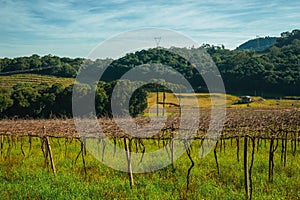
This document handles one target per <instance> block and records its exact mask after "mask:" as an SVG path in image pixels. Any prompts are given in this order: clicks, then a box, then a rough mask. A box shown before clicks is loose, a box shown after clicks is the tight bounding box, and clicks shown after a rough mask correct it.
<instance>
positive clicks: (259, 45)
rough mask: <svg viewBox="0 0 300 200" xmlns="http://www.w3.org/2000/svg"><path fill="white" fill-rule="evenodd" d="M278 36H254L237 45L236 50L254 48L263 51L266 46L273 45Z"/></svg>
mask: <svg viewBox="0 0 300 200" xmlns="http://www.w3.org/2000/svg"><path fill="white" fill-rule="evenodd" d="M277 39H278V38H276V37H264V38H256V39H252V40H249V41H247V42H245V43H243V44H241V45H240V46H239V47H237V48H236V49H237V50H254V51H257V52H260V51H264V50H266V49H267V48H269V47H271V46H273V45H274V44H275V42H276V40H277Z"/></svg>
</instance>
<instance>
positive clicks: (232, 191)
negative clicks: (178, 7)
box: [0, 138, 300, 199]
mask: <svg viewBox="0 0 300 200" xmlns="http://www.w3.org/2000/svg"><path fill="white" fill-rule="evenodd" d="M241 142H242V140H241ZM67 143H68V145H67V147H68V149H67V153H66V154H65V145H64V144H65V140H64V139H51V146H52V150H53V154H54V161H55V163H56V168H57V177H54V176H53V174H52V172H51V170H49V169H50V168H49V169H47V168H44V158H43V155H42V151H41V145H40V140H39V139H37V138H35V139H33V147H32V150H31V153H30V154H28V151H29V143H28V138H26V139H25V140H24V147H23V149H24V152H25V154H26V155H25V157H24V156H23V155H22V153H21V150H20V141H18V142H17V143H16V144H15V145H13V149H12V151H11V153H10V156H9V157H7V158H5V155H6V151H7V147H8V143H7V140H5V143H4V144H5V146H4V151H3V152H4V155H3V156H2V158H0V169H1V170H0V188H1V190H0V197H1V198H6V199H8V198H9V199H184V198H186V199H244V197H245V194H244V186H243V181H244V179H243V162H242V154H243V153H242V148H241V151H240V156H241V159H240V162H238V161H237V159H236V146H235V142H233V146H231V145H230V141H229V140H228V141H227V142H226V151H225V152H224V151H223V150H222V151H221V152H220V149H219V148H218V149H217V153H218V159H219V165H220V171H221V173H220V175H218V174H217V170H216V166H215V161H214V157H213V153H212V152H211V153H209V154H208V155H207V156H206V157H204V158H202V159H201V158H199V157H198V155H199V150H200V149H199V146H200V144H199V142H198V141H196V142H194V143H193V144H192V146H193V150H192V156H193V159H194V161H195V167H194V168H193V169H192V171H191V175H190V189H189V191H187V192H186V190H185V188H186V173H187V170H188V168H189V166H190V161H189V160H188V158H187V155H186V154H184V155H182V156H181V157H180V158H179V159H178V160H177V161H176V162H175V170H173V169H172V167H171V166H168V167H166V168H164V169H161V170H158V171H156V172H153V173H146V174H134V182H135V185H134V187H133V189H130V186H129V182H128V175H127V174H126V173H123V172H119V171H115V170H113V169H111V168H109V167H107V166H105V165H103V164H102V163H101V162H99V161H97V160H96V159H95V158H93V157H92V156H91V155H90V154H87V156H86V166H87V175H85V174H84V170H83V164H82V162H81V157H79V159H78V160H77V163H76V164H74V160H75V158H76V155H77V154H78V152H79V150H80V143H79V142H78V141H75V140H73V141H72V142H70V140H69V141H68V142H67ZM151 145H153V142H151V143H149V144H148V146H149V148H150V149H151ZM153 148H155V147H153ZM268 148H269V143H268V142H267V143H266V145H265V143H264V142H262V143H261V146H260V148H259V151H258V152H255V160H254V167H253V172H252V174H253V199H299V198H300V174H299V170H300V163H299V159H300V151H299V150H298V151H297V152H296V156H293V155H292V153H291V152H290V150H288V157H287V166H286V167H285V168H284V167H283V165H282V164H281V162H280V147H278V150H277V151H276V153H275V173H274V181H273V182H272V183H268V181H267V179H268V153H267V152H268ZM249 149H250V148H249ZM298 149H299V148H298ZM146 150H147V149H146ZM148 150H149V149H148ZM124 156H125V155H124ZM107 159H109V158H107Z"/></svg>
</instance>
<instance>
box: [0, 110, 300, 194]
mask: <svg viewBox="0 0 300 200" xmlns="http://www.w3.org/2000/svg"><path fill="white" fill-rule="evenodd" d="M299 111H300V110H299V109H297V108H286V109H254V108H253V109H250V108H248V109H241V108H239V109H233V108H231V109H227V116H226V122H225V126H224V128H223V131H222V133H221V135H220V138H219V139H218V141H217V145H216V146H215V148H214V149H213V151H212V154H211V156H212V158H213V160H214V166H212V165H210V167H213V168H214V169H213V170H214V172H215V174H217V175H216V176H217V177H219V179H220V181H221V182H222V177H223V178H224V174H226V168H225V167H223V165H224V166H225V164H224V163H223V162H226V159H228V160H230V159H233V158H235V160H236V162H237V163H240V164H238V166H239V167H240V168H239V169H234V170H237V171H239V170H242V172H241V173H240V175H242V176H241V177H236V178H239V179H240V180H242V182H241V181H238V183H236V184H238V186H237V187H241V188H243V190H244V192H243V193H244V194H243V196H244V197H245V199H252V198H253V197H256V198H257V197H258V196H257V195H256V192H258V190H259V189H258V187H256V185H255V184H256V183H257V179H258V177H257V176H256V173H260V172H266V174H267V177H266V180H264V181H265V182H264V184H266V185H272V184H273V181H274V179H276V177H280V176H281V175H282V174H276V171H278V170H276V169H278V168H279V167H280V169H283V170H284V169H286V170H287V171H291V172H290V173H291V174H290V176H289V177H290V178H291V180H294V179H296V180H299V174H297V173H296V174H295V173H292V171H293V170H291V169H294V170H295V171H297V170H299V165H297V159H298V160H299V148H300V146H299V145H300V112H299ZM200 117H201V120H200V124H199V131H198V132H197V135H196V136H195V137H194V138H188V137H175V136H176V135H177V134H179V133H178V128H179V119H178V118H177V117H176V116H169V117H168V120H167V123H166V124H165V126H164V127H163V128H162V129H161V130H160V131H159V132H157V133H156V134H154V135H152V136H151V137H144V138H138V137H133V136H130V135H128V134H125V133H123V132H122V130H120V129H119V128H118V127H117V126H116V125H115V122H114V121H113V120H110V119H107V118H105V119H104V118H101V119H99V124H100V125H101V127H102V129H103V131H104V133H105V134H106V137H107V138H109V140H110V141H112V142H113V143H114V144H116V145H117V146H119V147H120V148H123V149H125V151H126V152H127V153H126V155H125V154H124V157H126V160H127V164H126V167H128V177H129V178H128V185H129V186H130V188H131V190H138V188H137V187H138V185H139V184H141V183H139V180H140V176H143V175H140V174H137V175H135V174H133V173H132V169H131V168H132V166H131V160H130V156H131V152H140V153H142V156H143V154H144V153H145V152H146V153H147V152H149V151H150V152H151V151H153V150H156V149H159V148H163V149H164V150H165V151H166V152H167V154H168V155H169V159H170V160H171V162H172V165H171V166H170V168H171V172H169V171H168V170H169V168H167V169H162V171H164V170H167V171H168V176H172V174H173V175H174V176H178V173H177V172H176V170H177V171H182V170H184V169H181V168H186V169H185V170H184V171H185V172H184V171H182V173H180V174H179V175H180V176H181V179H183V180H184V181H183V182H182V184H183V185H184V187H183V186H181V190H182V192H181V194H180V195H179V197H174V199H177V198H181V199H182V198H183V199H185V198H190V197H192V198H194V197H193V196H191V195H193V193H195V192H197V188H195V180H194V179H193V174H194V173H198V172H197V171H196V170H197V168H198V167H197V166H198V165H200V164H199V163H201V161H202V159H205V158H199V157H201V155H199V152H201V148H203V147H204V146H205V145H203V141H204V139H205V133H206V132H207V130H208V127H209V120H210V110H209V109H201V116H200ZM136 122H137V123H138V124H139V125H145V124H147V123H149V118H147V117H140V118H138V119H136ZM124 123H126V121H124ZM0 137H1V138H0V156H1V158H0V161H1V162H0V163H5V161H7V160H10V159H12V158H13V157H14V156H15V157H16V156H17V157H19V158H20V159H21V158H23V159H24V160H26V159H30V157H31V155H32V154H33V152H34V149H35V150H38V149H40V150H39V151H40V152H41V155H42V157H43V159H42V160H40V163H39V164H37V165H36V166H35V167H40V168H43V167H44V168H47V169H48V170H51V171H52V173H53V174H54V177H56V176H59V171H60V168H63V167H62V166H61V162H60V161H59V160H60V159H62V155H64V158H69V159H71V160H72V161H71V163H72V164H71V165H70V170H72V169H73V170H74V165H76V163H78V162H79V160H81V161H80V162H81V164H82V170H81V172H80V173H83V174H84V176H85V177H89V179H93V178H92V177H93V176H89V174H90V173H91V172H89V170H90V168H91V166H89V164H88V163H87V162H92V161H91V160H93V159H91V158H90V157H91V155H89V153H88V152H87V150H86V148H85V145H84V144H85V141H86V140H88V139H89V138H96V139H97V141H98V142H97V143H96V145H97V146H98V147H97V149H98V151H99V155H101V156H102V159H108V160H109V159H111V158H109V157H108V156H110V154H107V153H106V152H105V151H106V144H105V141H104V139H103V138H101V137H99V138H97V135H89V136H85V137H81V138H80V137H79V135H78V134H77V132H76V129H75V125H74V122H73V120H72V119H50V120H22V119H14V120H1V126H0ZM174 140H178V141H177V142H181V143H183V144H185V147H186V149H185V154H186V155H185V156H183V157H184V158H181V159H184V160H185V161H184V165H176V163H177V162H180V161H176V160H173V159H174V151H176V149H174V143H175V141H174ZM58 149H59V150H58ZM58 152H59V153H58ZM61 154H62V155H61ZM71 154H72V155H73V156H71ZM226 154H230V155H231V156H229V155H226ZM225 155H226V156H225ZM262 155H265V156H264V157H263V159H264V160H262ZM111 156H112V155H111ZM224 156H225V157H226V159H225V161H224V158H223V157H224ZM228 156H229V157H228ZM208 157H209V155H208ZM58 158H60V159H58ZM142 159H143V158H141V160H142ZM181 159H179V160H181ZM256 159H257V160H256ZM232 162H233V161H232ZM262 162H265V163H267V164H266V166H267V169H262V168H258V167H257V166H255V165H260V163H262ZM232 164H233V163H232ZM95 165H97V164H95ZM98 165H99V163H98ZM202 165H203V163H202ZM133 166H134V165H133ZM183 166H187V167H183ZM254 169H255V170H254ZM91 170H92V169H91ZM210 170H212V169H210ZM223 170H224V172H223ZM160 171H161V170H160ZM255 172H256V173H255ZM98 173H100V174H101V172H98ZM161 173H162V172H161ZM169 173H170V174H169ZM227 173H230V172H227ZM287 173H288V172H287ZM144 176H148V175H144ZM202 176H205V174H204V175H202ZM106 179H109V176H108V177H106ZM225 179H226V177H225ZM276 180H277V179H276ZM223 181H224V180H223ZM233 182H234V181H233ZM4 184H5V183H4ZM203 184H205V183H203ZM232 184H234V183H232ZM257 184H258V183H257ZM226 185H227V184H226ZM299 185H300V184H299V182H298V183H295V188H292V189H291V191H290V192H288V193H287V194H285V196H283V197H282V198H287V199H289V198H290V199H295V198H299V197H300V196H299V195H300V194H299V192H298V191H299ZM265 187H269V186H265ZM239 191H240V192H241V191H242V190H241V189H239ZM202 195H203V194H202ZM198 197H199V196H197V198H198ZM200 197H201V196H200ZM202 197H203V196H202ZM239 197H241V196H239Z"/></svg>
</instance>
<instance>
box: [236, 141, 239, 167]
mask: <svg viewBox="0 0 300 200" xmlns="http://www.w3.org/2000/svg"><path fill="white" fill-rule="evenodd" d="M236 147H237V149H236V158H237V161H238V162H240V138H236Z"/></svg>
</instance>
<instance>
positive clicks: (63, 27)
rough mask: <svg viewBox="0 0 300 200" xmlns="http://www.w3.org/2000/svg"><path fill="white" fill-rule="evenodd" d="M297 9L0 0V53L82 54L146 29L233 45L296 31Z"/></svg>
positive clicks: (240, 1)
mask: <svg viewBox="0 0 300 200" xmlns="http://www.w3.org/2000/svg"><path fill="white" fill-rule="evenodd" d="M299 10H300V1H299V0H265V1H262V0H251V1H250V0H249V1H246V0H224V1H223V0H205V1H204V0H186V1H178V0H175V1H162V0H153V1H144V2H141V1H137V0H112V1H105V0H76V1H75V0H71V1H68V0H47V1H44V0H0V57H18V56H30V55H32V54H39V55H46V54H52V55H58V56H67V57H87V55H88V54H89V53H90V52H91V50H92V49H94V48H95V47H96V46H97V45H98V44H99V43H101V42H103V41H105V40H107V39H109V38H111V37H112V36H114V35H118V34H120V33H122V32H126V31H131V30H134V29H140V28H147V27H152V28H162V29H169V30H174V31H177V32H179V33H181V34H184V35H185V36H187V37H190V38H192V39H193V40H195V41H196V42H197V43H199V44H203V43H208V44H214V45H221V44H223V45H225V47H226V48H229V49H235V48H236V47H237V46H239V45H240V44H242V43H243V42H245V41H247V40H249V39H253V38H255V37H257V36H259V37H265V36H280V33H281V32H284V31H292V30H293V29H300V12H299ZM161 40H162V41H163V40H164V38H162V39H161ZM153 47H155V41H154V39H153Z"/></svg>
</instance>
